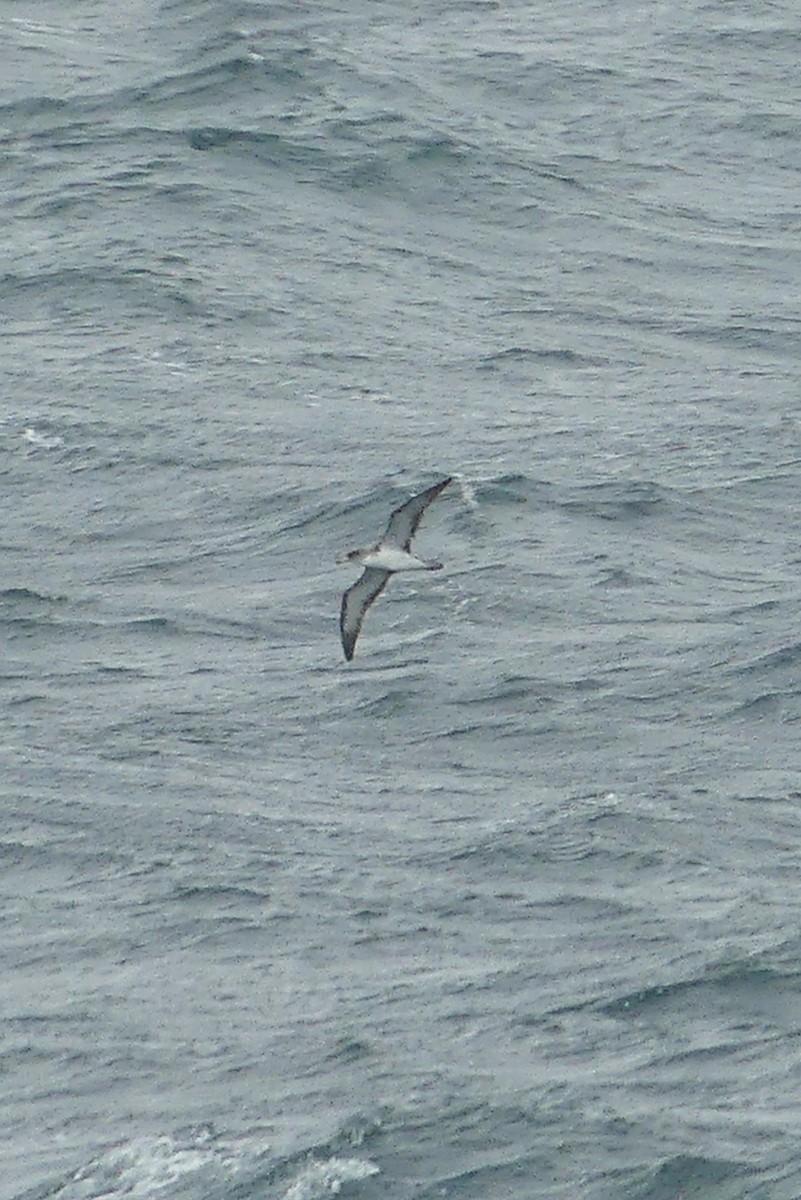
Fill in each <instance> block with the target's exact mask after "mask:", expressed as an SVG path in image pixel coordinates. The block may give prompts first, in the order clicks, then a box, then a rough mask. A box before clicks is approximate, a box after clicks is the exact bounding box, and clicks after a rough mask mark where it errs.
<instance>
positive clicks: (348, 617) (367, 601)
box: [339, 567, 391, 662]
mask: <svg viewBox="0 0 801 1200" xmlns="http://www.w3.org/2000/svg"><path fill="white" fill-rule="evenodd" d="M390 574H391V572H389V571H379V570H376V568H375V567H368V568H367V569H366V570H365V572H364V574H363V575H362V576H360V578H359V579H357V580H356V582H355V583H354V585H353V587H351V588H348V590H347V591H346V592H345V595H344V596H343V597H342V608H341V610H340V614H339V630H340V633H341V634H342V649H343V650H344V651H345V658H346V659H347V660H348V662H350V660H351V659H352V658H353V651H354V650H355V649H356V639H357V638H358V636H359V631H360V629H361V627H362V621H363V620H364V614H365V613H366V612H367V610H368V608H369V607H370V605H371V604H372V603H373V601H374V600H376V599H377V598H378V597H379V596H380V595H381V593H382V592H383V590H384V588H385V587H386V586H387V581H388V579H389V576H390Z"/></svg>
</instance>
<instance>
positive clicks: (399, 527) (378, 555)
mask: <svg viewBox="0 0 801 1200" xmlns="http://www.w3.org/2000/svg"><path fill="white" fill-rule="evenodd" d="M452 479H453V476H452V475H449V476H448V478H447V479H441V480H440V482H439V483H435V484H434V485H433V486H432V487H430V488H426V490H425V491H424V492H420V493H419V495H417V496H412V497H411V499H410V500H407V501H406V502H405V503H404V504H401V505H400V506H399V507H398V508H396V509H395V511H394V512H393V513H392V516H391V517H390V518H389V524H388V525H387V530H386V533H385V534H384V536H383V538H382V539H381V541H380V542H377V543H376V544H375V546H368V547H367V549H366V550H351V551H350V553H349V554H346V555H345V557H344V558H341V559H340V560H339V561H340V562H343V563H345V562H352V563H361V564H362V566H363V567H364V574H363V575H361V576H360V578H359V579H357V580H356V582H355V583H354V585H353V587H350V588H348V590H347V591H346V592H345V594H344V596H343V597H342V608H341V610H340V614H339V630H340V633H341V634H342V648H343V650H344V651H345V658H346V659H347V660H348V662H350V661H351V659H352V658H353V653H354V650H355V649H356V639H357V638H358V636H359V631H360V630H361V627H362V621H363V620H364V615H365V613H366V612H367V610H368V608H369V607H370V605H371V604H372V603H373V601H374V600H377V599H378V597H379V596H380V595H381V593H382V592H383V590H384V588H385V587H386V586H387V584H388V583H389V578H390V575H394V574H396V573H397V572H398V571H441V570H442V563H441V562H426V561H425V560H424V559H422V558H418V557H417V555H416V554H412V552H411V550H410V546H411V541H412V538H413V537H414V535H415V531H416V529H417V526H418V525H419V524H420V521H421V520H422V517H423V513H424V512H425V511H426V509H427V508H428V506H429V504H430V503H431V501H432V500H435V499H436V497H437V496H438V495H439V494H440V492H441V491H443V490H444V489H445V488H446V487H447V486H448V484H449V483H450V482H451V480H452Z"/></svg>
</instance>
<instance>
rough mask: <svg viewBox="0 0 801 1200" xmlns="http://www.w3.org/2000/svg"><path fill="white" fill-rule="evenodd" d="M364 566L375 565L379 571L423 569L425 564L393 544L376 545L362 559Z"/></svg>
mask: <svg viewBox="0 0 801 1200" xmlns="http://www.w3.org/2000/svg"><path fill="white" fill-rule="evenodd" d="M362 562H363V563H364V565H365V567H377V568H378V569H379V570H381V571H425V569H426V564H425V563H424V562H423V560H422V559H420V558H417V557H416V556H415V555H414V554H407V553H406V551H405V550H398V549H396V548H395V547H394V546H376V548H375V550H371V551H370V553H369V554H366V555H365V556H364V558H363V559H362Z"/></svg>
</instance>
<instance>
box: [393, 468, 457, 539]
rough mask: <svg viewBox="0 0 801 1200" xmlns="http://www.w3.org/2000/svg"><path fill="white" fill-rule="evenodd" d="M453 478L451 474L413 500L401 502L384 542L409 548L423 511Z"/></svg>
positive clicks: (413, 497)
mask: <svg viewBox="0 0 801 1200" xmlns="http://www.w3.org/2000/svg"><path fill="white" fill-rule="evenodd" d="M452 479H453V476H452V475H449V476H448V478H447V479H443V480H441V481H440V482H439V483H435V484H434V486H433V487H430V488H427V489H426V491H424V492H421V493H420V495H419V496H412V498H411V500H407V501H406V503H405V504H401V506H400V508H396V509H395V511H394V513H393V514H392V516H391V517H390V518H389V525H387V532H386V533H385V534H384V537H383V542H384V544H385V545H387V546H397V547H398V549H399V550H408V549H409V546H410V545H411V541H412V538H413V537H414V534H415V530H416V529H417V526H418V525H419V524H420V521H421V519H422V516H423V513H424V512H425V511H426V509H427V508H428V506H429V504H430V503H431V501H432V500H434V499H436V497H437V496H438V495H439V494H440V492H441V491H442V490H443V488H446V487H447V486H448V484H449V483H450V481H451V480H452Z"/></svg>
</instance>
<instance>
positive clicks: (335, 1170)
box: [284, 1158, 379, 1200]
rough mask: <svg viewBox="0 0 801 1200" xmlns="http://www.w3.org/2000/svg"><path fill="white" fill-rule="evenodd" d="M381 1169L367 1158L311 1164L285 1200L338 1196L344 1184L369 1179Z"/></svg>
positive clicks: (320, 1198) (304, 1169)
mask: <svg viewBox="0 0 801 1200" xmlns="http://www.w3.org/2000/svg"><path fill="white" fill-rule="evenodd" d="M378 1173H379V1168H378V1167H377V1166H376V1165H375V1163H372V1162H370V1161H369V1160H368V1159H365V1158H329V1159H326V1161H325V1162H310V1163H307V1165H306V1166H305V1167H304V1168H303V1169H302V1170H301V1172H300V1174H299V1175H298V1177H297V1179H296V1180H295V1182H294V1183H293V1184H292V1186H291V1187H289V1188H288V1189H287V1191H286V1192H285V1193H284V1200H323V1197H325V1196H336V1195H337V1193H338V1192H339V1191H340V1189H341V1187H342V1185H343V1183H349V1182H351V1181H353V1180H356V1179H368V1178H369V1176H370V1175H377V1174H378Z"/></svg>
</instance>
